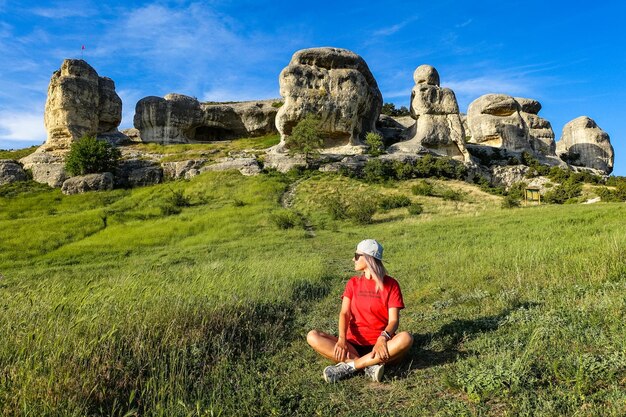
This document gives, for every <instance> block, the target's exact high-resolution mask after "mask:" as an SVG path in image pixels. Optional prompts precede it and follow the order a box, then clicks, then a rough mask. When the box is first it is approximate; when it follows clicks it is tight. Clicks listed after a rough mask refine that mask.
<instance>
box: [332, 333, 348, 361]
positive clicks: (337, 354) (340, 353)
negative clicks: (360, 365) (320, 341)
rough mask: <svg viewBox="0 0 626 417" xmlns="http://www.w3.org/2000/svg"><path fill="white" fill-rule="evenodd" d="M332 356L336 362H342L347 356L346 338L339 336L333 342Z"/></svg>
mask: <svg viewBox="0 0 626 417" xmlns="http://www.w3.org/2000/svg"><path fill="white" fill-rule="evenodd" d="M333 357H334V358H335V360H336V361H337V362H342V361H343V360H344V359H346V358H347V357H348V345H347V344H346V339H343V338H339V340H337V343H335V350H334V351H333Z"/></svg>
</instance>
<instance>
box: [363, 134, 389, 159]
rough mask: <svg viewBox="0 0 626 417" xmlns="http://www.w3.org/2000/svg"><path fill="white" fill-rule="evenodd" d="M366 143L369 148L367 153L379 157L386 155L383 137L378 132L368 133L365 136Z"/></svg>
mask: <svg viewBox="0 0 626 417" xmlns="http://www.w3.org/2000/svg"><path fill="white" fill-rule="evenodd" d="M365 143H366V144H367V146H369V148H368V150H367V153H368V154H370V155H372V156H379V155H382V154H383V153H385V145H384V144H383V137H382V136H381V135H380V134H379V133H376V132H368V133H367V135H365Z"/></svg>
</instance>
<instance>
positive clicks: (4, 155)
mask: <svg viewBox="0 0 626 417" xmlns="http://www.w3.org/2000/svg"><path fill="white" fill-rule="evenodd" d="M37 148H39V145H35V146H30V147H28V148H23V149H16V150H11V151H8V150H4V149H0V159H14V160H18V159H21V158H24V157H25V156H28V155H30V154H31V153H33V152H35V151H36V150H37Z"/></svg>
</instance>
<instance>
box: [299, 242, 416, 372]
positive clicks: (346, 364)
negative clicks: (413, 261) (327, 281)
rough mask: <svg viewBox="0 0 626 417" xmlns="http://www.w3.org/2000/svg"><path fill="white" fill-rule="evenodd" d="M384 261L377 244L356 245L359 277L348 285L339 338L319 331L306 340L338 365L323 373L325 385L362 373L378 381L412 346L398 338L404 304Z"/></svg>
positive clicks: (408, 338) (407, 336)
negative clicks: (386, 369)
mask: <svg viewBox="0 0 626 417" xmlns="http://www.w3.org/2000/svg"><path fill="white" fill-rule="evenodd" d="M382 259H383V247H382V246H381V245H380V244H379V243H378V242H376V241H375V240H373V239H367V240H364V241H362V242H360V243H359V244H358V246H357V248H356V253H355V254H354V259H353V261H354V269H355V270H356V271H363V275H362V276H355V277H352V278H351V279H350V280H349V281H348V283H347V284H346V288H345V290H344V292H343V296H342V298H343V301H342V303H341V312H340V313H339V335H338V337H336V336H334V335H331V334H328V333H324V332H320V331H317V330H311V331H310V332H309V334H308V335H307V342H308V343H309V345H311V347H312V348H313V349H315V350H316V351H317V352H318V353H320V354H321V355H322V356H324V357H326V358H328V359H330V360H333V361H334V362H336V363H337V364H336V365H331V366H328V367H326V368H325V369H324V372H323V376H324V379H325V380H326V382H336V381H338V380H340V379H343V378H346V377H349V376H351V375H353V374H355V373H356V372H357V371H359V370H362V369H363V370H365V374H366V375H368V376H369V377H370V378H372V379H373V380H374V381H380V380H381V379H382V376H383V371H384V364H392V363H397V362H399V361H401V360H402V359H403V357H404V356H405V355H406V354H407V352H408V351H409V349H410V348H411V345H412V344H413V336H411V334H409V333H407V332H401V333H397V334H396V330H397V329H398V324H399V323H400V310H401V309H403V308H404V301H403V300H402V292H401V291H400V286H399V285H398V282H397V281H396V280H395V279H393V278H391V277H390V276H388V275H387V271H386V270H385V267H384V265H383V262H382Z"/></svg>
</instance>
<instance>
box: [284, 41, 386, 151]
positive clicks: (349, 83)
mask: <svg viewBox="0 0 626 417" xmlns="http://www.w3.org/2000/svg"><path fill="white" fill-rule="evenodd" d="M279 83H280V95H281V96H282V97H283V98H284V100H285V104H284V105H283V106H282V107H281V108H280V110H279V111H278V115H277V116H276V128H277V129H278V131H279V132H280V135H281V144H280V145H279V146H278V147H277V149H278V150H282V149H284V147H285V139H286V138H287V137H288V136H289V135H290V134H291V130H292V129H293V127H294V126H295V125H296V124H297V123H298V122H299V121H300V120H302V119H303V118H304V117H305V116H307V115H308V114H313V115H315V116H316V117H319V118H320V121H321V129H322V131H323V135H324V136H325V137H326V141H325V143H324V148H326V149H328V148H338V147H342V148H340V149H336V150H337V151H338V152H341V151H342V150H343V151H344V152H351V151H353V150H354V148H352V147H354V146H361V145H363V139H364V137H365V135H366V134H367V133H368V132H374V131H376V121H377V120H378V115H379V114H380V110H381V108H382V95H381V93H380V90H379V89H378V84H377V83H376V80H375V79H374V76H373V75H372V73H371V72H370V70H369V68H368V66H367V64H366V63H365V61H364V60H363V58H361V57H360V56H359V55H357V54H355V53H354V52H351V51H348V50H346V49H338V48H311V49H303V50H300V51H297V52H296V53H295V54H294V55H293V57H292V58H291V61H290V62H289V65H288V66H287V67H285V68H284V69H283V70H282V71H281V73H280V76H279Z"/></svg>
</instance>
